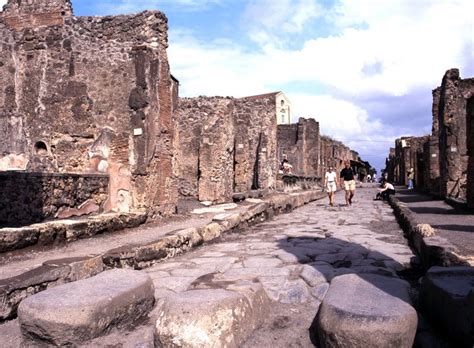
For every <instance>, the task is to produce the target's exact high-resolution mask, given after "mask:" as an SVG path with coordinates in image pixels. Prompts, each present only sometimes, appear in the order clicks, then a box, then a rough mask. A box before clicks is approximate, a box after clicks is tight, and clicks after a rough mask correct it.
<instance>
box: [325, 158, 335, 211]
mask: <svg viewBox="0 0 474 348" xmlns="http://www.w3.org/2000/svg"><path fill="white" fill-rule="evenodd" d="M336 180H337V174H336V172H335V171H334V168H333V166H329V170H328V171H327V172H326V174H325V175H324V187H325V188H326V191H327V193H328V198H329V205H330V206H331V207H332V206H334V192H336V190H337V181H336Z"/></svg>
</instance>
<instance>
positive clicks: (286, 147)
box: [277, 118, 321, 176]
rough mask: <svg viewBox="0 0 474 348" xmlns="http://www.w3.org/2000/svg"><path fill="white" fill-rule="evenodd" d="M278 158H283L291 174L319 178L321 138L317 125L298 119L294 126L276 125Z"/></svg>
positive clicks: (314, 122) (308, 120) (307, 120)
mask: <svg viewBox="0 0 474 348" xmlns="http://www.w3.org/2000/svg"><path fill="white" fill-rule="evenodd" d="M277 134H278V156H279V158H280V160H282V159H283V157H284V156H286V158H287V159H288V161H289V163H290V164H291V165H292V166H293V172H294V173H295V174H297V175H303V176H321V170H320V168H321V166H320V157H321V137H320V133H319V123H318V122H316V121H315V120H314V119H312V118H310V119H304V118H300V119H299V120H298V123H295V124H281V125H278V133H277Z"/></svg>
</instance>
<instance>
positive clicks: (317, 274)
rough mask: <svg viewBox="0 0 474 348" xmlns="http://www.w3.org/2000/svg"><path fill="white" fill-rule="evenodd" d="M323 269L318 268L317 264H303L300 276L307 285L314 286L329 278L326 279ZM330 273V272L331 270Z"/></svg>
mask: <svg viewBox="0 0 474 348" xmlns="http://www.w3.org/2000/svg"><path fill="white" fill-rule="evenodd" d="M324 271H325V269H324V270H319V269H318V266H310V265H303V269H302V270H301V274H300V275H301V278H303V279H304V281H306V282H307V283H308V285H309V286H312V287H313V286H316V285H319V284H321V283H326V282H328V281H330V280H331V279H328V278H329V277H328V275H327V274H325V273H326V272H324ZM331 273H332V272H331Z"/></svg>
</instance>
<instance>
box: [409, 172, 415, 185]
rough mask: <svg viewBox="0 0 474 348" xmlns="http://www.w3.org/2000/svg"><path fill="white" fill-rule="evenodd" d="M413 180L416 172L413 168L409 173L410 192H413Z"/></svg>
mask: <svg viewBox="0 0 474 348" xmlns="http://www.w3.org/2000/svg"><path fill="white" fill-rule="evenodd" d="M413 180H415V172H414V170H413V168H410V170H409V171H408V189H409V190H413V187H414V185H413Z"/></svg>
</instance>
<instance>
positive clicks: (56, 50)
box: [0, 0, 177, 214]
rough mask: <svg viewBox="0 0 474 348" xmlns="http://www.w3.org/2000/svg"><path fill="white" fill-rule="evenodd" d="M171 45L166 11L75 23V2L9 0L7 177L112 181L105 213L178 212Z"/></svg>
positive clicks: (1, 56) (1, 30)
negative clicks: (17, 173) (50, 175)
mask: <svg viewBox="0 0 474 348" xmlns="http://www.w3.org/2000/svg"><path fill="white" fill-rule="evenodd" d="M17 4H20V5H17ZM68 9H69V10H68ZM31 16H33V17H35V18H36V17H37V18H40V19H41V20H40V19H35V20H28V21H25V20H23V18H30V17H31ZM31 18H32V17H31ZM31 18H30V19H31ZM48 18H49V19H51V20H50V21H49V22H48ZM167 45H168V44H167V19H166V17H165V15H164V14H163V13H161V12H157V11H147V12H143V13H140V14H136V15H129V16H114V17H112V16H108V17H73V16H71V11H70V2H69V1H67V0H49V1H39V0H34V1H29V2H25V1H23V2H17V1H12V0H10V1H9V2H8V4H7V5H6V6H5V7H4V12H1V13H0V81H2V87H3V88H2V89H1V91H0V139H2V140H1V142H0V170H12V169H13V170H27V171H30V172H56V173H58V172H59V173H77V174H81V173H106V174H109V175H110V183H109V185H110V186H109V190H110V196H109V201H108V202H107V204H106V208H108V209H116V210H120V211H128V210H130V209H131V208H147V209H149V210H150V213H151V214H169V213H172V212H174V210H175V205H176V199H177V191H176V189H175V186H176V185H174V181H173V180H174V179H173V171H172V161H173V158H172V155H173V119H172V99H171V93H172V88H171V82H170V73H169V65H168V59H167V54H166V48H167Z"/></svg>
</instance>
